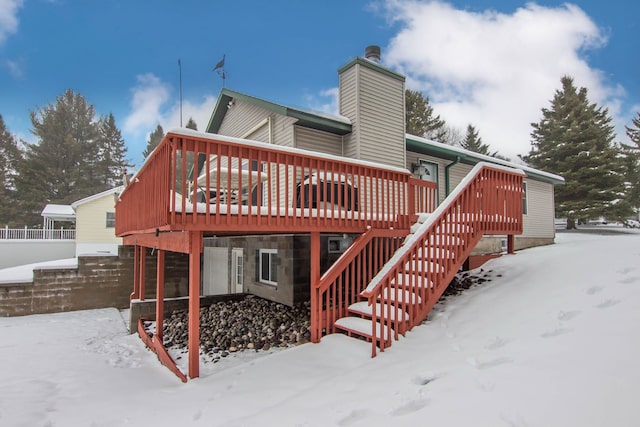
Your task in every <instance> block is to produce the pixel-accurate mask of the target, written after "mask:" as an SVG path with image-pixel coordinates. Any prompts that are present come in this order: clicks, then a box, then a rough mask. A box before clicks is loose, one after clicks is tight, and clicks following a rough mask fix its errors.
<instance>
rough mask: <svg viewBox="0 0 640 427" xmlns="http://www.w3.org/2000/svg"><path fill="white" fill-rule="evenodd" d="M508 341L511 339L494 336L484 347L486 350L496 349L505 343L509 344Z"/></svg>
mask: <svg viewBox="0 0 640 427" xmlns="http://www.w3.org/2000/svg"><path fill="white" fill-rule="evenodd" d="M510 342H511V340H508V339H504V338H500V337H495V338H494V339H493V340H492V341H491V342H490V343H489V344H487V346H486V349H487V350H497V349H499V348H502V347H504V346H505V345H507V344H509V343H510Z"/></svg>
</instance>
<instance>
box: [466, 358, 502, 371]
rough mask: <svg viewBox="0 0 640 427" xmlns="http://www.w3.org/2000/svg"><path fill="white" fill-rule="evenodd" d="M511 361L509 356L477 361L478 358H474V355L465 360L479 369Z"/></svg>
mask: <svg viewBox="0 0 640 427" xmlns="http://www.w3.org/2000/svg"><path fill="white" fill-rule="evenodd" d="M511 362H513V360H512V359H511V358H509V357H498V358H496V359H491V360H486V361H484V362H483V361H478V359H476V358H475V357H472V358H470V359H468V360H467V363H469V364H470V365H471V366H473V367H474V368H476V369H479V370H484V369H490V368H495V367H496V366H500V365H504V364H506V363H511Z"/></svg>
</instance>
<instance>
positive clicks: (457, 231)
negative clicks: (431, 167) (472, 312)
mask: <svg viewBox="0 0 640 427" xmlns="http://www.w3.org/2000/svg"><path fill="white" fill-rule="evenodd" d="M523 176H524V173H523V172H522V171H519V170H515V169H509V168H506V167H500V166H496V165H489V164H487V163H481V164H478V165H476V166H475V167H474V169H473V170H472V171H471V172H470V174H469V175H467V177H466V178H465V179H464V180H463V181H462V182H461V183H460V184H459V185H458V186H457V187H456V189H455V190H454V191H453V192H452V193H451V194H450V195H449V196H448V197H447V198H446V199H445V201H444V202H443V203H442V204H441V205H440V206H439V207H438V208H437V209H436V210H435V212H433V213H432V214H431V215H430V216H429V218H428V219H426V221H425V222H424V223H423V224H421V225H420V226H419V227H417V229H416V230H415V232H414V233H413V234H412V235H410V236H409V238H408V239H407V241H406V242H405V244H404V245H403V247H402V248H400V249H399V250H398V251H396V253H395V254H394V256H393V257H392V258H391V259H390V260H389V263H388V266H387V267H388V268H385V269H384V270H382V271H380V272H379V273H378V274H377V275H376V276H375V277H374V278H373V280H372V281H371V283H370V284H369V285H368V287H367V288H366V289H365V290H364V292H363V293H362V295H363V296H364V297H366V298H368V303H369V305H372V304H380V306H379V307H380V309H379V310H373V316H372V337H373V339H372V355H374V356H375V354H376V348H377V346H379V347H380V349H381V350H384V348H385V346H386V345H388V343H389V342H390V341H387V340H386V339H382V337H383V336H384V337H392V336H394V337H395V339H397V337H398V333H399V332H400V333H402V332H403V331H406V330H407V329H410V328H411V327H413V326H415V325H417V324H419V323H420V322H422V321H423V320H424V319H425V318H426V316H427V314H428V313H429V311H430V310H431V308H432V307H433V305H434V304H435V303H436V301H437V300H438V298H439V297H440V296H441V295H442V293H443V292H444V290H445V289H446V287H447V286H448V285H449V283H450V282H451V280H452V279H453V276H454V275H455V274H456V273H457V271H458V269H459V268H460V266H461V265H462V263H463V262H464V260H465V259H466V258H467V257H468V256H469V254H470V252H471V250H473V248H474V247H475V245H476V244H477V243H478V241H479V240H480V239H481V238H482V236H483V235H485V234H510V235H513V234H521V233H522V227H523V224H522V191H523V190H522V182H523ZM392 312H393V313H401V315H396V316H390V317H391V318H389V317H381V316H380V313H382V314H385V313H392ZM377 322H380V323H381V324H382V326H380V327H378V326H377Z"/></svg>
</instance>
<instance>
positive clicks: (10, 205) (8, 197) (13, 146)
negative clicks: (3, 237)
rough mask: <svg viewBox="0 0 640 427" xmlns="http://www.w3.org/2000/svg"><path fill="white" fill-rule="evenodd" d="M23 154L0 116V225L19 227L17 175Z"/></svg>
mask: <svg viewBox="0 0 640 427" xmlns="http://www.w3.org/2000/svg"><path fill="white" fill-rule="evenodd" d="M21 160H22V152H21V151H20V148H19V147H18V143H17V142H16V139H15V137H14V136H13V135H12V134H11V133H10V132H9V131H8V130H7V128H6V126H5V123H4V119H3V118H2V115H0V181H2V187H1V188H0V225H8V226H10V227H13V226H16V225H18V221H17V220H18V218H19V214H18V209H17V207H16V185H15V180H16V175H17V169H18V166H19V162H20V161H21Z"/></svg>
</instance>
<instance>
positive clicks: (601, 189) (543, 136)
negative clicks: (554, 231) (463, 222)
mask: <svg viewBox="0 0 640 427" xmlns="http://www.w3.org/2000/svg"><path fill="white" fill-rule="evenodd" d="M561 83H562V90H557V91H556V93H555V95H554V97H553V100H551V107H550V108H548V109H547V108H543V109H542V119H541V120H540V122H538V123H532V124H531V125H532V126H533V131H532V133H531V138H532V143H531V144H532V148H531V151H530V152H529V154H528V155H527V156H525V157H524V160H525V161H526V162H528V163H529V164H530V165H531V166H533V167H536V168H539V169H542V170H545V171H549V172H552V173H555V174H558V175H561V176H563V177H564V178H565V183H566V184H565V185H560V186H557V187H556V188H555V200H556V216H557V217H566V218H567V219H568V221H567V227H569V228H570V227H572V225H573V223H574V221H575V220H581V221H587V220H589V219H592V218H597V217H600V216H604V217H609V219H617V218H614V217H618V216H622V215H624V212H623V210H624V209H621V207H620V206H616V205H617V204H618V202H619V201H620V200H621V199H622V198H623V197H624V188H623V179H622V178H623V177H622V175H621V173H620V172H619V171H620V170H621V159H620V157H619V156H618V150H617V149H616V147H615V146H614V145H613V144H612V142H613V139H614V138H615V134H614V132H613V126H612V125H611V117H609V112H608V110H607V109H606V108H602V107H598V106H597V105H596V104H595V103H593V104H592V103H589V100H588V97H587V89H585V88H580V89H579V90H578V89H576V87H575V86H574V84H573V79H572V78H571V77H568V76H565V77H563V78H562V79H561Z"/></svg>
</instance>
